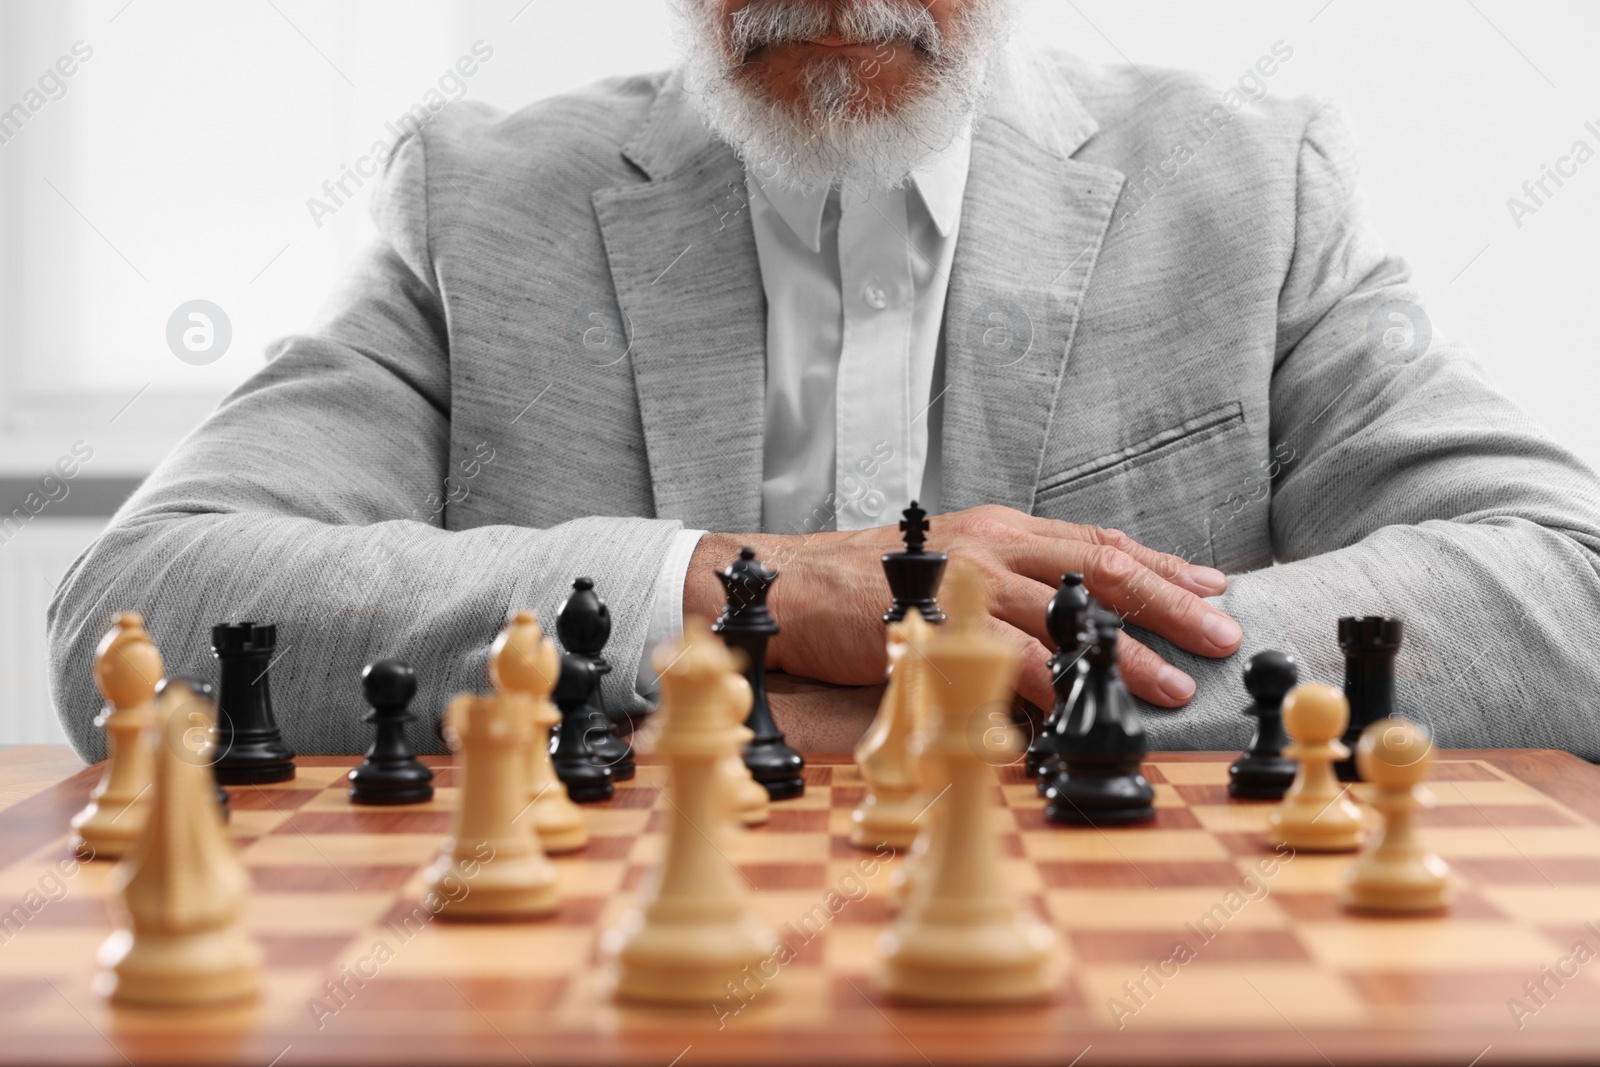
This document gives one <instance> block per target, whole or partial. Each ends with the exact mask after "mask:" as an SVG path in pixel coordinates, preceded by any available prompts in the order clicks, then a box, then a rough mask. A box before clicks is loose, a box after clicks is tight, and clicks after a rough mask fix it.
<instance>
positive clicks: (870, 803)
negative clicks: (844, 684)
mask: <svg viewBox="0 0 1600 1067" xmlns="http://www.w3.org/2000/svg"><path fill="white" fill-rule="evenodd" d="M933 634H934V629H933V627H932V626H931V625H929V624H928V623H927V622H925V621H923V618H922V611H921V609H920V608H918V607H916V606H915V605H912V606H911V607H909V608H907V609H906V611H905V615H904V617H903V618H902V619H901V620H900V621H898V622H891V623H889V638H888V640H889V645H888V654H889V680H888V684H887V685H886V686H885V687H884V690H883V699H882V700H881V701H880V702H879V704H878V717H877V718H876V719H874V720H873V722H872V726H871V727H870V728H869V729H868V730H867V732H866V734H864V735H863V736H862V738H861V741H860V743H859V744H857V745H856V751H855V758H856V766H857V767H858V768H860V770H861V780H862V781H863V782H865V783H866V787H867V788H866V795H865V796H864V797H862V798H861V803H860V804H858V805H856V809H855V811H853V812H851V813H850V822H851V826H850V843H851V844H852V845H855V846H857V847H858V848H868V849H876V848H877V847H878V846H879V845H888V846H890V847H891V848H894V849H896V850H901V849H906V848H910V847H911V845H912V843H913V842H914V841H916V839H917V815H918V814H919V813H920V812H921V811H922V809H923V808H924V807H925V806H926V803H927V802H926V801H925V800H923V799H920V797H919V792H918V788H917V784H918V774H917V754H916V753H915V752H914V751H912V746H911V738H912V734H913V733H914V732H915V731H916V729H917V726H918V723H920V722H921V721H922V720H923V719H924V718H925V716H926V711H925V705H926V703H927V700H928V684H927V679H926V677H925V675H924V674H923V671H924V665H923V663H922V662H921V661H922V657H923V655H924V654H925V651H926V649H927V647H928V642H929V641H930V640H931V639H932V637H933Z"/></svg>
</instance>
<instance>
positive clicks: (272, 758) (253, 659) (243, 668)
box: [211, 622, 294, 785]
mask: <svg viewBox="0 0 1600 1067" xmlns="http://www.w3.org/2000/svg"><path fill="white" fill-rule="evenodd" d="M277 646H278V628H277V627H276V626H273V625H271V624H270V623H255V622H225V623H221V624H219V625H217V626H213V627H212V628H211V650H212V652H213V653H214V654H215V655H216V657H217V661H218V662H219V663H220V665H221V679H222V680H221V684H220V685H219V686H218V700H217V726H216V729H217V738H216V744H217V751H218V752H220V753H222V756H221V758H220V759H219V760H218V761H217V780H218V781H219V782H222V783H223V784H224V785H264V784H266V783H268V782H287V781H289V780H290V779H292V778H293V777H294V753H293V752H292V751H290V750H289V747H288V746H287V745H285V744H284V743H283V735H282V734H281V733H280V732H279V731H278V722H277V720H276V719H275V718H273V715H272V690H271V687H270V685H269V682H268V678H267V671H268V668H270V667H271V666H272V658H273V653H274V652H276V651H277Z"/></svg>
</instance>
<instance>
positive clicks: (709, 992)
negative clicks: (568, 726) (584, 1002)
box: [601, 617, 794, 1004]
mask: <svg viewBox="0 0 1600 1067" xmlns="http://www.w3.org/2000/svg"><path fill="white" fill-rule="evenodd" d="M652 661H653V663H654V665H655V668H656V670H657V671H658V672H659V673H660V675H661V706H660V708H658V709H657V712H656V713H657V715H659V716H660V718H661V723H660V733H659V734H658V735H657V736H656V739H655V751H656V753H658V754H659V755H661V756H662V757H663V758H664V759H665V761H666V763H667V790H666V792H667V797H668V799H669V801H670V803H669V804H668V809H667V810H666V811H664V812H663V813H662V814H663V815H664V816H665V817H666V821H667V830H666V842H665V847H664V848H663V850H662V852H661V862H660V865H659V866H658V867H657V869H656V871H655V872H654V874H653V876H652V877H651V878H650V880H649V882H648V883H647V888H646V889H645V891H644V894H643V898H642V902H641V904H640V905H639V906H637V907H635V908H632V909H630V910H629V911H628V912H627V914H625V915H624V916H623V917H622V920H621V921H620V922H619V923H618V924H617V926H615V927H613V928H612V929H610V930H607V931H606V932H605V934H604V935H603V936H602V938H601V951H602V953H603V954H604V955H605V957H606V958H607V959H608V960H609V961H610V963H611V978H612V980H613V981H614V983H615V989H616V992H617V995H618V996H620V997H623V998H627V999H635V1000H645V1001H657V1002H671V1003H690V1004H693V1003H700V1004H705V1003H711V1002H715V1001H717V1000H718V999H719V998H722V997H725V996H727V988H726V987H727V984H728V982H729V980H730V979H733V978H736V977H737V976H738V975H739V974H740V972H741V971H744V970H745V968H747V967H748V968H750V969H751V970H756V969H758V968H761V967H763V966H765V965H767V963H768V961H769V960H772V961H773V963H772V965H773V966H777V965H779V964H782V963H787V962H789V960H791V959H793V958H794V957H793V952H792V951H790V950H788V949H787V948H786V946H783V945H781V943H780V942H779V941H778V935H777V934H776V933H775V932H774V931H773V930H772V929H771V928H769V927H768V926H767V925H766V923H764V922H763V921H762V920H761V919H760V918H759V917H758V916H757V915H756V913H755V910H754V908H753V906H752V904H751V901H750V893H749V887H748V884H747V883H746V881H745V878H744V875H742V874H740V873H739V871H738V870H737V869H736V868H735V867H734V866H733V863H732V862H731V861H730V860H729V859H728V857H727V855H726V853H725V851H724V845H725V842H726V838H727V834H728V831H729V823H730V822H731V821H732V814H733V812H732V800H733V796H732V790H730V789H728V788H727V780H726V777H725V775H723V774H722V773H719V769H720V767H721V765H722V763H723V762H724V761H726V760H727V758H728V757H729V756H731V755H734V754H736V753H737V752H738V750H739V739H738V726H737V725H736V723H735V721H734V715H735V714H736V712H735V711H734V708H733V706H732V702H733V701H735V700H742V699H743V698H742V694H740V693H739V692H738V690H737V689H736V688H735V687H733V686H730V685H729V684H728V682H727V675H729V674H731V673H733V671H734V669H735V668H734V659H733V656H732V654H731V653H730V652H729V650H728V649H727V648H725V647H723V645H722V643H721V642H720V641H718V640H717V639H716V638H715V637H713V636H712V634H711V631H710V630H709V629H708V628H707V626H706V623H705V622H704V621H703V620H701V619H697V618H693V617H691V618H688V619H685V620H684V628H683V637H682V638H681V639H680V640H678V641H675V642H668V643H663V644H662V645H661V646H660V647H659V648H657V649H656V651H655V654H654V656H653V659H652ZM780 949H782V950H783V951H785V952H787V953H788V955H787V956H786V957H785V958H782V959H775V958H774V957H775V956H776V955H778V954H779V950H780Z"/></svg>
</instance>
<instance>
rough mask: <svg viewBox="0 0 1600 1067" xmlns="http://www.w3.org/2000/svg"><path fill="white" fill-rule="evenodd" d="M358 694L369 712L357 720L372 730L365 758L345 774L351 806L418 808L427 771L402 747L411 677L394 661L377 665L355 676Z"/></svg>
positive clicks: (429, 790)
mask: <svg viewBox="0 0 1600 1067" xmlns="http://www.w3.org/2000/svg"><path fill="white" fill-rule="evenodd" d="M361 694H362V696H363V697H364V698H365V699H366V702H367V704H368V705H369V706H370V707H371V709H372V710H371V711H368V712H367V713H366V715H364V716H363V717H362V719H361V721H362V722H366V723H372V724H374V725H375V726H376V727H377V736H376V737H375V738H373V741H372V747H371V748H369V749H367V755H366V758H365V759H363V760H362V761H361V763H360V764H359V765H358V766H356V767H354V768H353V769H352V770H351V771H350V775H349V779H350V789H349V797H350V800H351V802H352V803H356V804H422V803H425V802H427V801H429V800H432V799H433V771H431V770H429V769H428V767H427V766H426V765H424V764H423V762H422V761H421V760H419V759H417V755H416V753H415V752H413V751H412V749H411V745H410V744H409V743H408V742H407V741H406V723H408V722H411V721H412V720H413V719H415V718H416V716H415V715H412V714H411V701H412V698H414V697H415V696H416V695H417V674H416V672H415V671H413V670H412V669H411V667H410V665H409V664H406V663H402V662H401V661H400V660H397V659H380V660H378V661H377V662H375V663H369V664H367V668H366V670H364V671H362V672H361Z"/></svg>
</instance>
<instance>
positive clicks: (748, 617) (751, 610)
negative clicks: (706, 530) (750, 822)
mask: <svg viewBox="0 0 1600 1067" xmlns="http://www.w3.org/2000/svg"><path fill="white" fill-rule="evenodd" d="M717 578H718V579H720V580H721V582H722V587H723V589H725V590H726V591H727V594H728V599H727V605H726V606H725V607H724V609H723V612H722V615H721V616H719V617H718V619H717V621H716V624H715V625H714V626H712V628H711V629H712V631H713V632H714V633H718V634H721V635H722V640H723V641H725V642H726V643H727V645H728V647H729V648H735V649H738V650H739V651H740V652H743V653H744V656H745V679H746V680H747V681H749V683H750V693H751V706H750V718H749V719H747V720H746V721H745V725H746V726H748V727H749V728H750V730H751V732H752V733H753V734H754V737H753V738H752V739H751V740H750V741H749V743H747V744H746V745H745V746H744V763H745V766H746V767H749V768H750V773H751V774H753V775H755V779H756V781H758V782H760V783H761V784H762V786H764V787H765V788H766V790H767V796H769V797H771V798H772V799H773V800H789V799H791V798H793V797H797V796H800V795H801V794H802V793H804V792H805V791H806V780H805V777H804V776H803V775H802V774H801V770H802V769H803V768H804V767H805V765H806V761H805V760H804V759H803V758H801V756H800V753H798V752H796V751H795V750H794V749H792V748H790V747H789V746H788V745H786V744H784V741H783V734H782V732H781V731H779V729H778V725H777V723H775V722H773V721H772V708H771V707H770V706H768V704H767V642H768V641H769V640H771V639H772V637H773V636H775V635H776V634H777V632H778V624H777V623H776V622H774V621H773V619H772V613H771V612H770V611H768V610H767V594H768V593H770V592H771V591H772V583H773V582H774V581H776V580H777V578H778V572H777V571H775V570H769V569H768V568H766V567H764V566H762V565H761V563H760V562H759V561H757V559H756V553H755V549H753V548H741V549H740V550H739V558H738V559H736V560H734V561H733V562H732V563H730V564H729V565H728V566H727V567H726V568H725V569H724V570H721V571H718V572H717Z"/></svg>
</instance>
